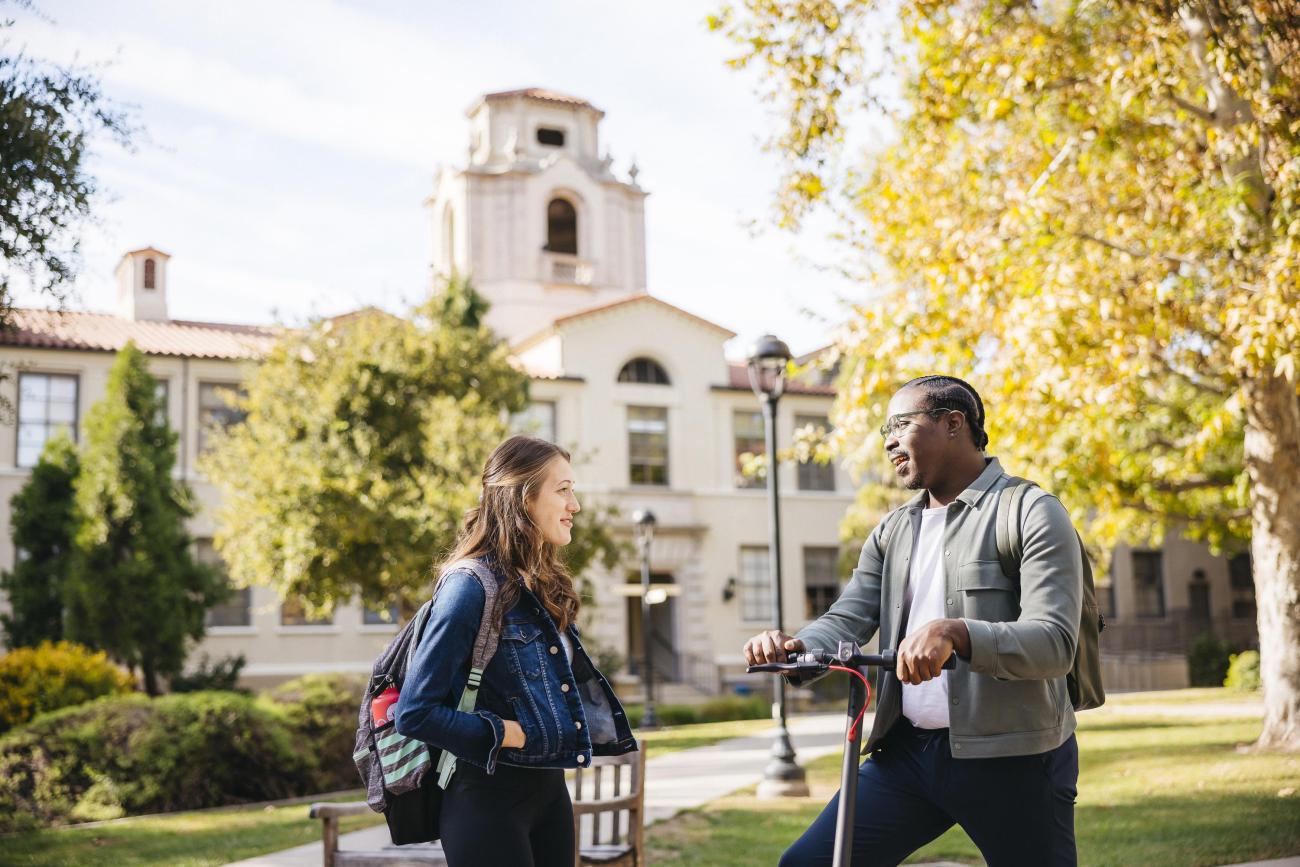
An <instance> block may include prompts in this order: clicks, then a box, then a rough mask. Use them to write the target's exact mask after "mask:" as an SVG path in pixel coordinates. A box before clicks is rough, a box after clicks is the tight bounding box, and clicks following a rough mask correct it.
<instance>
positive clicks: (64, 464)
mask: <svg viewBox="0 0 1300 867" xmlns="http://www.w3.org/2000/svg"><path fill="white" fill-rule="evenodd" d="M77 466H78V461H77V447H76V446H75V445H73V443H72V440H70V439H68V438H67V437H66V436H56V437H54V438H53V439H51V440H50V441H49V442H47V443H46V444H45V450H44V451H43V452H41V458H40V460H39V461H38V462H37V463H36V466H35V467H33V468H32V474H31V476H29V477H28V479H27V482H26V484H24V485H23V486H22V488H21V489H20V490H19V491H18V493H16V494H14V496H13V499H11V500H10V501H9V514H10V515H11V518H10V525H9V526H10V531H11V533H12V535H13V543H14V550H15V551H16V552H19V553H18V557H17V562H16V563H15V564H14V568H13V571H12V572H5V573H3V574H0V592H2V593H4V595H5V598H6V599H8V600H9V607H10V611H9V613H8V614H0V625H3V626H4V631H5V645H6V646H7V647H11V648H13V647H35V646H36V645H38V644H40V643H41V642H42V641H59V640H61V639H62V638H63V591H64V585H65V584H66V582H67V575H68V569H69V566H70V564H71V562H72V556H73V538H74V536H75V533H76V510H75V508H74V498H73V482H74V481H75V480H76V478H77Z"/></svg>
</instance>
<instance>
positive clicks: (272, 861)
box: [230, 713, 871, 867]
mask: <svg viewBox="0 0 1300 867" xmlns="http://www.w3.org/2000/svg"><path fill="white" fill-rule="evenodd" d="M863 724H864V726H865V727H866V729H868V730H869V729H870V728H871V717H870V716H869V715H868V717H867V718H866V720H864V721H863ZM772 734H773V731H768V732H765V733H763V734H760V735H754V736H751V737H743V738H732V739H731V740H726V741H721V742H719V743H716V744H713V745H712V746H707V747H696V748H695V749H691V750H679V751H677V752H675V753H668V754H667V755H663V756H658V757H655V758H651V759H650V760H649V761H647V762H646V789H645V803H646V824H650V823H651V822H657V821H661V820H663V819H668V818H671V817H672V816H675V815H677V814H678V813H679V812H681V811H682V810H688V809H692V808H695V807H699V806H702V805H704V804H707V803H708V802H710V801H714V800H717V799H718V798H721V797H722V796H723V795H728V794H731V793H732V792H734V791H736V790H737V789H743V788H745V787H746V786H753V785H755V784H757V783H758V781H759V780H761V779H762V777H763V768H764V767H765V766H766V765H767V762H768V757H769V753H770V751H771V748H772ZM790 739H791V740H792V741H793V742H794V747H795V751H796V752H797V753H798V756H799V763H800V764H807V763H808V762H809V761H811V760H813V759H815V758H819V757H821V756H824V755H827V754H829V753H836V752H839V751H840V749H841V744H842V743H843V742H844V715H843V714H842V713H834V714H816V715H810V716H800V717H794V718H792V719H791V720H790ZM306 815H307V807H306V806H304V807H303V816H304V817H305V816H306ZM387 845H390V843H389V837H388V826H387V825H378V826H376V827H374V828H367V829H365V830H363V831H353V832H352V833H351V834H344V835H343V836H341V837H340V838H339V848H340V849H382V848H383V847H384V846H387ZM321 854H322V853H321V844H320V843H319V842H317V843H309V844H307V845H305V846H296V847H294V848H293V849H285V850H284V851H281V852H272V853H271V854H269V855H261V856H259V857H257V858H250V859H248V860H247V861H236V862H234V863H233V864H232V865H230V867H319V865H320V863H321V860H322V859H321Z"/></svg>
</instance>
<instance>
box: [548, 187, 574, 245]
mask: <svg viewBox="0 0 1300 867" xmlns="http://www.w3.org/2000/svg"><path fill="white" fill-rule="evenodd" d="M546 249H547V250H550V251H551V252H552V253H568V254H570V255H573V256H576V255H578V212H577V211H576V210H574V208H573V203H572V202H569V201H568V200H567V199H551V203H550V204H549V205H547V206H546Z"/></svg>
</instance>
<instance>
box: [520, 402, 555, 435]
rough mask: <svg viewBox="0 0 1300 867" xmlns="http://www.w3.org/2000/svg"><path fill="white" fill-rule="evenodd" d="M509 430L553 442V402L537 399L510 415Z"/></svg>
mask: <svg viewBox="0 0 1300 867" xmlns="http://www.w3.org/2000/svg"><path fill="white" fill-rule="evenodd" d="M510 430H511V431H513V432H514V433H517V434H527V435H528V436H530V437H537V438H538V439H544V440H546V441H547V442H548V443H553V442H555V441H556V440H555V402H554V401H550V400H539V401H535V402H533V403H530V404H528V406H527V407H526V408H524V409H523V410H522V411H520V412H517V413H515V414H514V415H512V416H511V417H510Z"/></svg>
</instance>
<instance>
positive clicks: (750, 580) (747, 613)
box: [740, 545, 772, 622]
mask: <svg viewBox="0 0 1300 867" xmlns="http://www.w3.org/2000/svg"><path fill="white" fill-rule="evenodd" d="M770 566H771V561H770V560H769V558H768V552H767V547H766V546H758V545H746V546H745V547H743V548H741V549H740V616H741V618H742V619H744V620H749V621H760V620H761V621H764V622H771V620H772V570H771V569H770V568H769V567H770Z"/></svg>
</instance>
